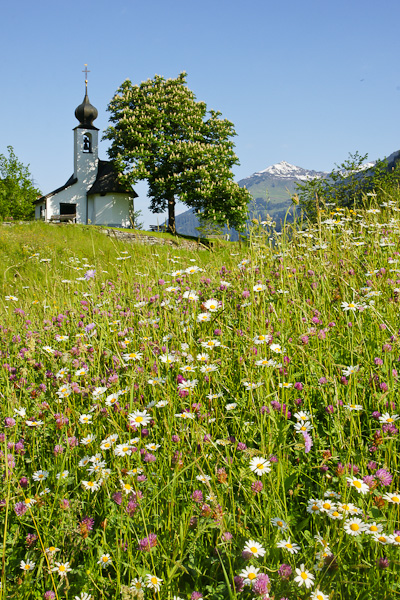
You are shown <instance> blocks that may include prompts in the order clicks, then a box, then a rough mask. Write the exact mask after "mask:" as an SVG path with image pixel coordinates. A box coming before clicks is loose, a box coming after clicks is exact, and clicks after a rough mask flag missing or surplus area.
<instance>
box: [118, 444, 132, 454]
mask: <svg viewBox="0 0 400 600" xmlns="http://www.w3.org/2000/svg"><path fill="white" fill-rule="evenodd" d="M114 454H115V456H131V454H132V446H131V445H130V444H118V445H117V446H115V448H114Z"/></svg>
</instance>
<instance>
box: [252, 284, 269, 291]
mask: <svg viewBox="0 0 400 600" xmlns="http://www.w3.org/2000/svg"><path fill="white" fill-rule="evenodd" d="M266 289H267V286H266V285H264V284H263V283H257V284H256V285H253V292H263V291H264V290H266Z"/></svg>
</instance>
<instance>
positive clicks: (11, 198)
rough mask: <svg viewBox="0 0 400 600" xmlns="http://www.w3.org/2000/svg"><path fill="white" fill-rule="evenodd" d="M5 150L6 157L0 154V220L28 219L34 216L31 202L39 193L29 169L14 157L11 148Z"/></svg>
mask: <svg viewBox="0 0 400 600" xmlns="http://www.w3.org/2000/svg"><path fill="white" fill-rule="evenodd" d="M7 150H8V157H7V156H5V155H4V154H0V218H2V219H5V218H9V217H12V218H13V219H30V218H32V216H33V214H34V205H33V202H34V201H35V200H36V198H37V197H38V196H40V195H41V193H40V191H39V190H38V189H37V188H36V187H35V185H34V183H33V180H32V176H31V174H30V172H29V168H28V167H26V166H25V165H23V164H22V163H21V162H20V161H19V160H18V159H17V157H16V156H15V153H14V149H13V147H12V146H7ZM28 166H29V165H28Z"/></svg>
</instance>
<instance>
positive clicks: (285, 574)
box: [278, 563, 292, 580]
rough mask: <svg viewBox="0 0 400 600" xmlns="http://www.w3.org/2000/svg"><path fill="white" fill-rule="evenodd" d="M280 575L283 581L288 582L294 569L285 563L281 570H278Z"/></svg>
mask: <svg viewBox="0 0 400 600" xmlns="http://www.w3.org/2000/svg"><path fill="white" fill-rule="evenodd" d="M278 573H279V576H280V578H281V579H283V580H287V579H289V578H290V576H291V574H292V567H291V566H290V565H287V564H285V563H283V564H282V565H281V566H280V567H279V569H278Z"/></svg>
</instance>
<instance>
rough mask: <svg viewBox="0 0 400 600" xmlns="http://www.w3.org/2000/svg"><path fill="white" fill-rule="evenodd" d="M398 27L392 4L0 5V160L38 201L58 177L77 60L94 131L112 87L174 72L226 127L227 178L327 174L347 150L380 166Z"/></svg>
mask: <svg viewBox="0 0 400 600" xmlns="http://www.w3.org/2000/svg"><path fill="white" fill-rule="evenodd" d="M399 23H400V2H399V1H398V0H381V1H380V2H379V3H377V2H376V1H375V0H374V1H372V0H364V1H359V0H347V1H343V0H335V1H334V2H333V1H331V2H327V1H326V0H302V1H299V0H286V1H285V2H278V1H276V0H274V1H271V0H248V1H247V2H244V1H239V0H230V1H227V0H202V1H201V2H193V1H190V0H189V1H188V0H169V1H168V2H165V0H163V1H161V0H141V1H138V0H113V2H110V1H109V0H108V1H107V2H106V1H105V0H96V1H94V0H85V1H84V2H83V1H81V0H80V1H78V0H69V1H68V2H61V1H59V0H51V1H49V0H38V1H37V2H27V1H25V0H22V1H21V0H14V1H13V2H10V1H9V2H8V3H7V2H3V3H2V9H1V16H0V55H1V57H2V60H1V63H0V73H1V94H0V153H5V152H6V147H7V145H12V146H13V147H14V150H15V152H16V154H17V156H18V158H19V159H20V160H21V161H22V162H23V163H24V164H28V163H29V165H30V170H31V173H32V175H33V177H34V179H35V181H36V182H37V185H38V186H39V187H40V189H41V191H42V192H43V193H48V192H50V191H51V190H53V189H54V188H56V187H59V186H60V185H62V184H64V183H65V181H66V180H67V179H68V177H69V176H70V175H71V174H72V171H73V136H72V129H73V127H74V126H75V125H76V123H77V122H76V120H75V117H74V110H75V108H76V106H77V105H78V104H80V103H81V101H82V99H83V95H84V75H83V73H82V69H83V68H84V64H85V63H87V64H88V68H89V69H90V71H91V72H90V74H89V97H90V101H91V102H92V104H94V105H95V106H96V108H97V109H98V111H99V117H98V119H97V121H96V125H97V127H99V128H100V129H101V130H104V129H105V128H106V127H107V123H108V113H107V111H106V107H107V104H108V102H109V101H110V99H111V98H112V96H113V95H114V93H115V91H116V90H117V88H118V86H119V85H120V84H121V83H122V82H123V81H124V80H125V79H127V78H128V79H130V80H131V81H132V82H133V83H140V82H141V81H143V80H145V79H148V78H151V77H153V76H154V74H155V73H157V74H160V75H162V76H164V77H176V76H177V75H178V73H179V72H181V71H183V70H185V71H187V73H188V85H189V87H190V88H191V89H192V90H193V91H194V93H195V94H196V96H197V99H198V100H202V101H204V102H206V104H207V106H208V107H209V108H213V109H216V110H219V111H221V112H222V114H223V116H224V117H226V118H228V119H230V120H231V121H232V122H233V123H234V124H235V128H236V132H237V134H238V135H237V137H236V138H235V143H236V153H237V155H238V157H239V160H240V163H241V164H240V167H237V168H236V170H235V177H236V179H237V180H239V179H241V178H244V177H246V176H248V175H251V174H252V173H253V172H255V171H259V170H261V169H264V168H266V167H267V166H269V165H271V164H273V163H276V162H280V161H281V160H286V161H288V162H290V163H292V164H295V165H298V166H301V167H304V168H308V169H316V170H325V171H329V170H331V169H332V168H333V167H334V165H335V163H340V162H342V161H343V160H344V159H345V158H347V156H348V154H349V152H352V153H354V152H355V151H359V152H360V153H361V154H367V153H368V158H369V159H370V160H373V159H376V158H383V157H384V156H387V155H389V154H391V153H392V152H393V151H394V150H398V149H399V148H400V66H399V56H400V32H399ZM106 150H107V143H106V142H102V143H101V144H100V157H101V158H103V159H107V154H106ZM136 190H137V191H138V192H139V195H140V197H139V199H138V201H137V202H136V208H137V209H142V210H143V212H144V213H145V222H146V224H148V223H150V222H156V221H157V217H156V216H150V214H149V213H148V211H147V205H148V199H147V198H146V188H145V186H144V185H143V184H138V186H137V187H136ZM159 219H160V222H161V221H162V217H161V216H159Z"/></svg>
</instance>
